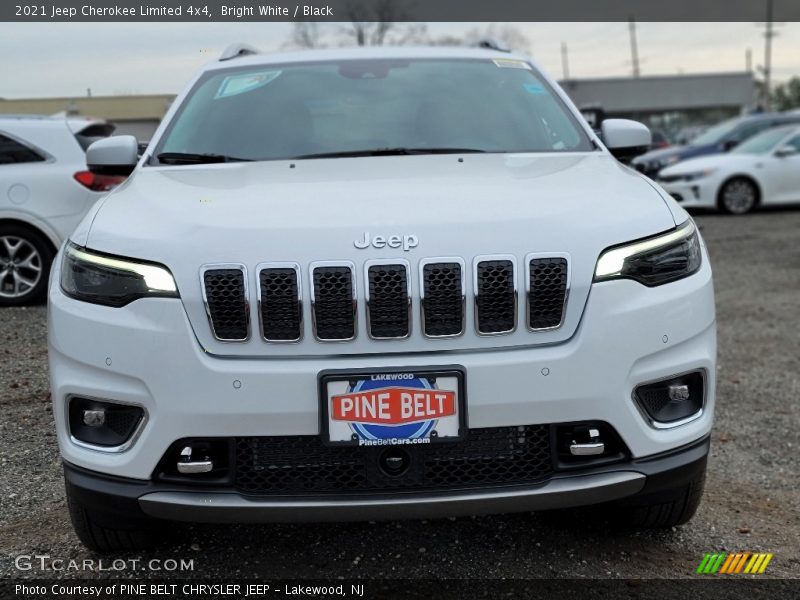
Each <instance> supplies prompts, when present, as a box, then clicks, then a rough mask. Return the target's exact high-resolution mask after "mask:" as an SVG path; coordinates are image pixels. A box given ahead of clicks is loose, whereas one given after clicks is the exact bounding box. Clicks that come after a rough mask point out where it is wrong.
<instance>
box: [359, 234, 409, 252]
mask: <svg viewBox="0 0 800 600" xmlns="http://www.w3.org/2000/svg"><path fill="white" fill-rule="evenodd" d="M353 245H354V246H355V247H356V248H358V249H360V250H363V249H364V248H368V247H369V246H373V247H374V248H386V247H387V246H388V247H389V248H402V249H403V252H408V251H409V250H411V249H412V248H416V247H417V246H418V245H419V239H417V236H415V235H414V234H413V233H412V234H411V235H390V236H388V237H386V236H383V235H376V236H374V237H370V235H369V231H365V232H364V237H363V238H362V239H360V240H355V241H354V242H353Z"/></svg>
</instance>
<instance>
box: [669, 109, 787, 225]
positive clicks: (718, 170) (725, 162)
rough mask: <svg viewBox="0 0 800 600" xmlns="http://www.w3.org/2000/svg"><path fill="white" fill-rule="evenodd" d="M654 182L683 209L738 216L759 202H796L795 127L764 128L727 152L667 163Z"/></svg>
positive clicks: (759, 203)
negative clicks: (705, 210) (691, 208)
mask: <svg viewBox="0 0 800 600" xmlns="http://www.w3.org/2000/svg"><path fill="white" fill-rule="evenodd" d="M657 181H658V183H660V184H661V186H662V187H663V188H664V189H665V190H666V191H667V192H668V193H669V194H670V195H672V197H673V198H675V199H676V200H677V201H678V202H680V203H681V204H682V205H683V206H685V207H687V208H688V207H703V208H714V207H718V208H720V209H721V210H724V211H725V212H728V213H731V214H735V215H743V214H744V213H746V212H749V211H750V210H752V209H753V208H755V207H756V206H759V205H762V204H764V205H766V204H789V203H794V202H800V128H798V127H797V126H796V125H792V126H789V127H777V128H775V129H769V130H767V131H764V132H763V133H760V134H758V135H757V136H755V137H753V138H751V139H749V140H747V141H746V142H744V143H742V144H740V145H739V146H737V147H736V148H734V149H733V150H731V151H730V152H728V153H727V154H717V155H714V156H704V157H702V158H695V159H692V160H687V161H684V162H681V163H678V164H677V165H675V166H672V167H667V168H666V169H663V170H662V171H661V172H660V173H659V174H658V178H657Z"/></svg>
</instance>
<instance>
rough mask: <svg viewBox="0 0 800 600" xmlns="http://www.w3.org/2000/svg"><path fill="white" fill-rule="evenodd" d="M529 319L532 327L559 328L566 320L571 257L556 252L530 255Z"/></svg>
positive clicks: (528, 259)
mask: <svg viewBox="0 0 800 600" xmlns="http://www.w3.org/2000/svg"><path fill="white" fill-rule="evenodd" d="M525 262H526V264H527V268H528V273H527V281H526V286H527V291H528V307H527V311H526V312H527V314H526V319H527V322H528V329H530V330H531V331H546V330H549V329H558V328H559V327H561V325H562V324H563V322H564V314H565V312H566V304H567V296H568V294H569V261H568V259H567V257H566V256H556V255H555V254H553V255H549V256H544V255H536V256H534V255H529V257H528V258H527V259H526V261H525Z"/></svg>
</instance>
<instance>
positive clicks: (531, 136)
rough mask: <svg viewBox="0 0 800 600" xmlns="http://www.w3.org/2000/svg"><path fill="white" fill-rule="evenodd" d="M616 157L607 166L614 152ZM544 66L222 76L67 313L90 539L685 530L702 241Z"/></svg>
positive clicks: (124, 196)
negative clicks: (525, 515) (467, 524)
mask: <svg viewBox="0 0 800 600" xmlns="http://www.w3.org/2000/svg"><path fill="white" fill-rule="evenodd" d="M601 137H602V139H601ZM601 137H598V136H596V135H595V133H594V132H593V131H592V130H591V129H590V128H589V127H588V126H587V125H586V123H585V122H583V121H582V119H581V118H580V114H579V113H578V111H577V110H576V109H575V107H574V106H573V105H572V103H571V102H570V101H569V99H568V98H567V97H566V95H565V94H564V93H563V92H562V91H561V90H560V88H559V87H558V86H557V85H556V84H555V83H554V82H553V81H552V80H551V79H549V78H548V77H546V76H545V75H543V74H542V73H541V72H540V71H539V70H538V69H537V67H536V66H535V65H533V64H532V63H531V62H530V61H529V60H528V59H527V58H525V57H524V56H519V55H516V54H514V53H510V52H501V51H498V50H493V49H463V48H439V49H424V48H422V49H408V48H406V49H392V48H382V49H366V50H364V49H360V50H355V49H348V50H343V49H342V50H327V51H307V52H301V53H293V54H274V55H261V54H257V53H253V52H252V51H250V50H249V49H247V48H244V47H237V48H233V49H232V50H230V51H228V52H226V53H225V54H224V55H223V57H222V60H220V61H218V62H215V63H214V64H211V65H209V66H208V67H206V68H204V69H203V70H202V71H201V72H200V73H199V74H198V75H197V76H196V77H195V79H194V80H193V81H192V82H191V83H190V85H189V86H188V88H187V90H186V91H185V92H184V93H182V94H181V95H180V96H179V97H178V99H177V100H176V102H175V103H174V105H173V107H172V108H171V109H170V111H169V113H168V114H167V116H166V117H165V119H164V121H163V123H162V124H161V126H160V128H159V130H158V131H157V133H156V134H155V136H154V137H153V140H152V142H151V143H150V146H149V148H148V149H147V151H146V152H145V153H144V155H143V156H142V157H141V158H139V159H137V155H136V143H135V140H133V139H132V138H127V137H124V136H120V137H115V138H110V139H108V140H103V141H101V142H97V143H95V144H94V145H93V146H92V147H91V148H90V149H89V151H88V154H87V161H88V163H89V165H90V167H91V169H92V170H93V171H94V172H97V173H116V174H120V173H122V174H127V173H131V176H130V177H129V178H128V179H127V181H126V182H125V183H124V184H122V185H121V186H119V187H118V188H117V189H115V190H114V191H113V192H112V193H110V194H109V195H108V196H107V197H106V198H105V199H104V200H103V201H101V202H99V203H98V204H97V205H96V206H95V207H94V209H93V210H92V211H91V212H90V214H89V215H88V216H87V217H86V219H85V220H84V221H83V222H82V224H81V225H80V226H79V227H78V228H77V230H76V231H75V232H74V233H73V234H72V235H71V236H70V239H69V240H68V241H67V242H66V243H65V244H64V245H63V246H62V248H61V249H60V253H59V258H58V260H57V261H56V263H55V265H54V268H53V273H52V285H51V286H50V291H49V324H50V325H49V327H50V328H49V346H50V367H51V379H52V398H53V404H54V416H55V420H56V425H57V429H58V440H59V444H60V449H61V454H62V457H63V460H64V469H65V474H66V486H67V492H68V498H69V504H70V510H71V514H72V518H73V522H74V525H75V528H76V531H77V532H78V534H79V536H80V538H81V539H82V541H83V542H84V543H85V544H86V545H88V546H89V547H91V548H94V549H97V550H114V549H120V548H128V547H138V546H142V545H145V544H147V543H149V542H150V541H151V537H150V533H151V532H152V530H153V529H154V527H153V526H154V525H155V524H158V523H161V522H162V521H163V520H166V521H169V520H190V521H216V522H229V521H287V520H312V521H313V520H347V519H375V518H414V517H426V516H435V515H460V514H474V513H489V512H502V511H526V510H543V509H551V508H561V507H570V506H579V505H603V506H607V507H609V508H616V509H619V508H620V507H622V508H623V510H621V511H620V510H617V513H618V514H621V515H623V516H624V518H625V519H626V520H627V522H628V524H631V525H636V526H672V525H676V524H680V523H682V522H685V521H686V520H688V519H689V518H690V517H691V516H692V514H693V513H694V511H695V509H696V507H697V505H698V502H699V499H700V495H701V492H702V484H703V476H704V472H705V465H706V456H707V453H708V447H709V441H708V440H709V437H708V436H709V431H710V428H711V422H712V414H713V406H714V371H715V317H714V302H713V287H712V278H711V269H710V267H709V263H708V257H707V253H706V250H705V248H704V245H703V242H702V239H701V238H700V235H699V233H698V231H697V229H696V227H695V225H694V223H693V221H692V220H691V219H690V218H689V216H688V215H687V214H686V213H685V212H684V211H683V209H681V208H680V207H679V206H677V204H676V203H675V202H674V201H673V200H672V199H671V198H669V197H668V196H667V195H666V194H665V193H664V192H663V191H662V190H661V189H660V188H658V187H657V186H655V185H654V184H653V183H652V182H651V181H649V180H648V179H646V178H645V177H643V176H641V175H640V174H638V173H636V172H635V171H633V170H631V169H629V168H627V167H625V166H623V165H622V164H620V163H619V162H618V161H617V160H616V159H615V155H617V156H621V155H623V154H625V153H629V152H631V151H632V150H633V149H634V148H636V147H641V146H646V145H647V144H648V143H649V132H648V131H647V130H646V128H644V127H643V126H641V125H639V124H637V123H633V122H629V121H621V120H606V121H605V122H604V124H603V129H602V136H601Z"/></svg>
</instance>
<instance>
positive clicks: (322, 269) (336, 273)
mask: <svg viewBox="0 0 800 600" xmlns="http://www.w3.org/2000/svg"><path fill="white" fill-rule="evenodd" d="M356 307H357V297H356V281H355V267H354V266H353V264H352V263H334V262H324V263H323V262H317V263H312V265H311V314H312V317H313V324H314V336H315V337H316V338H317V339H318V340H319V341H321V342H346V341H350V340H352V339H355V337H356Z"/></svg>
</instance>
